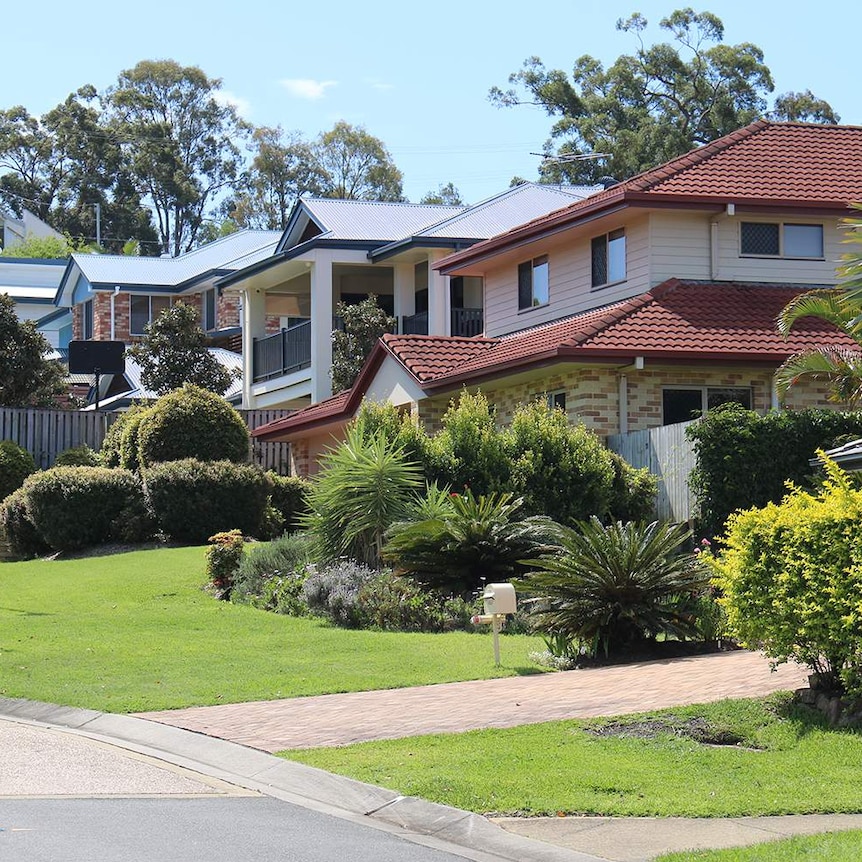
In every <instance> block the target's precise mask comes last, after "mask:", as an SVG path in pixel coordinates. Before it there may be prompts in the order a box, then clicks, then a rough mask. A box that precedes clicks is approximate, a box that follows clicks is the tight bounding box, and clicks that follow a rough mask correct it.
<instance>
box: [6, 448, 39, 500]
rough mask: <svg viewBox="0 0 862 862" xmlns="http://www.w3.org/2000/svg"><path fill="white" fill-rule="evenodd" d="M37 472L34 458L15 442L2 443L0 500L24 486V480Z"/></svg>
mask: <svg viewBox="0 0 862 862" xmlns="http://www.w3.org/2000/svg"><path fill="white" fill-rule="evenodd" d="M35 472H36V462H35V461H34V460H33V456H32V455H31V454H30V453H29V452H28V451H27V450H26V449H22V448H21V447H20V446H19V445H18V444H17V443H15V442H14V441H13V440H3V441H2V442H0V500H4V499H5V498H6V497H8V496H9V495H10V494H11V493H12V492H13V491H17V490H18V488H20V487H21V486H22V485H23V484H24V480H25V479H26V478H27V477H28V476H29V475H30V474H31V473H35Z"/></svg>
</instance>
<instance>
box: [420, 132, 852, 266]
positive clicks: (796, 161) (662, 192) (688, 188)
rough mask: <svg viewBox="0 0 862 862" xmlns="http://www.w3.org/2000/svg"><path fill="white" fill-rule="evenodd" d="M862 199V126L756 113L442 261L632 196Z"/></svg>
mask: <svg viewBox="0 0 862 862" xmlns="http://www.w3.org/2000/svg"><path fill="white" fill-rule="evenodd" d="M852 201H862V126H824V125H819V124H814V123H772V122H769V121H767V120H757V121H756V122H754V123H751V124H750V125H748V126H745V127H744V128H742V129H738V130H737V131H735V132H731V133H730V134H729V135H725V136H724V137H723V138H719V139H718V140H716V141H712V142H711V143H709V144H706V145H704V146H702V147H698V148H697V149H695V150H692V151H691V152H689V153H686V154H684V155H682V156H679V157H677V158H676V159H672V160H671V161H669V162H666V163H665V164H663V165H660V166H659V167H657V168H653V169H652V170H649V171H645V172H644V173H642V174H638V175H637V176H634V177H631V178H630V179H627V180H625V181H624V182H621V183H618V184H617V185H615V186H611V187H610V188H608V189H606V190H604V191H601V192H598V193H597V194H594V195H591V196H590V197H588V198H586V199H585V200H583V201H578V202H576V203H574V204H572V205H571V206H568V207H566V208H564V209H561V210H557V211H556V212H553V213H550V214H548V215H546V216H542V217H540V218H537V219H533V220H532V221H530V222H527V223H526V224H523V225H520V226H518V227H516V228H513V229H512V230H510V231H507V232H506V233H501V234H499V235H498V236H495V237H492V238H491V239H488V240H486V241H485V242H480V243H476V244H475V245H473V246H471V247H470V248H469V249H466V250H464V251H461V252H456V253H455V254H452V255H449V256H448V257H446V258H444V259H443V260H442V261H440V262H439V263H437V264H435V266H434V268H435V269H440V270H441V271H442V272H444V273H452V272H457V270H458V266H460V265H463V264H465V263H466V262H468V261H474V260H478V259H481V258H484V257H489V256H490V255H491V254H492V253H495V252H497V251H500V250H502V249H505V248H506V247H508V246H509V245H511V244H514V243H515V242H518V241H525V240H528V239H534V238H536V237H538V236H541V235H542V234H543V233H544V232H546V231H550V230H559V229H560V228H563V227H565V226H566V225H569V224H576V223H577V222H578V221H579V219H581V218H582V217H586V216H594V215H595V214H596V213H597V212H601V211H602V210H604V209H608V208H610V207H614V206H621V205H626V204H632V203H639V204H640V205H646V206H648V205H649V204H650V203H665V204H666V203H669V202H671V203H692V202H695V203H696V202H704V203H711V204H719V203H720V204H722V205H723V204H724V203H734V202H736V203H742V202H746V203H748V204H750V205H760V206H769V205H773V206H774V205H779V204H782V205H787V206H796V207H809V208H811V207H817V208H825V209H830V210H834V211H843V210H845V209H846V208H847V206H848V204H850V203H851V202H852Z"/></svg>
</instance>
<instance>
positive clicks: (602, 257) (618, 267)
mask: <svg viewBox="0 0 862 862" xmlns="http://www.w3.org/2000/svg"><path fill="white" fill-rule="evenodd" d="M591 257H592V285H593V287H603V286H604V285H606V284H614V283H616V282H618V281H625V280H626V232H625V229H624V228H619V230H612V231H611V232H610V233H605V234H602V235H601V236H595V237H593V240H592V244H591Z"/></svg>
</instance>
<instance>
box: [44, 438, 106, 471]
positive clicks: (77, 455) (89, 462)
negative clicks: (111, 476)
mask: <svg viewBox="0 0 862 862" xmlns="http://www.w3.org/2000/svg"><path fill="white" fill-rule="evenodd" d="M101 463H102V461H101V459H100V458H99V456H98V455H97V454H96V452H94V451H93V450H92V449H91V448H90V447H89V446H87V445H86V444H83V445H81V446H73V447H72V448H71V449H67V450H66V451H65V452H61V453H60V454H59V455H58V456H57V458H56V459H55V460H54V466H55V467H98V466H99V465H100V464H101Z"/></svg>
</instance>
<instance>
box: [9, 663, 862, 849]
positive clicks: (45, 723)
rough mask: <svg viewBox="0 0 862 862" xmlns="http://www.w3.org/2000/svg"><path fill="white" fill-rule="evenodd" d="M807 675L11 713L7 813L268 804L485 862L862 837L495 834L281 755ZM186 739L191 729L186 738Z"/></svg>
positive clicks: (808, 827) (853, 818)
mask: <svg viewBox="0 0 862 862" xmlns="http://www.w3.org/2000/svg"><path fill="white" fill-rule="evenodd" d="M804 676H805V672H804V670H802V669H800V668H796V667H784V668H782V669H781V671H780V672H779V673H778V674H771V673H770V672H769V669H768V665H767V663H766V662H765V661H764V660H763V659H762V658H761V657H759V656H757V655H754V654H752V653H746V652H737V653H725V654H722V655H716V656H703V657H698V658H694V659H680V660H675V661H669V662H650V663H644V664H642V665H629V666H625V667H622V666H620V667H611V668H601V669H596V670H591V671H575V672H569V673H564V674H552V675H542V676H533V677H520V678H512V679H500V680H489V681H484V682H470V683H453V684H451V685H440V686H425V687H422V688H419V689H399V690H393V691H387V692H365V693H360V694H346V695H328V696H325V697H320V698H297V699H294V700H291V701H271V702H260V703H255V704H232V705H225V706H216V707H205V708H200V709H194V710H177V711H174V712H168V713H153V714H147V717H146V718H144V717H142V716H138V717H135V716H125V715H112V714H107V713H98V712H93V711H88V710H79V709H70V708H65V707H56V706H51V705H49V704H37V703H32V702H28V701H18V700H8V699H7V700H4V699H0V763H2V764H3V768H2V769H0V798H2V797H3V796H6V797H7V798H8V797H10V796H22V795H23V796H26V795H34V796H41V795H52V794H53V795H56V794H58V793H61V794H63V793H64V794H68V795H93V794H95V795H102V794H105V795H107V794H115V795H129V796H136V797H137V796H140V795H148V794H161V795H195V794H243V793H261V794H265V795H269V796H273V797H276V798H278V799H283V800H286V801H289V802H293V803H294V804H298V805H302V806H304V807H307V808H311V809H313V810H316V811H322V812H325V813H329V814H333V815H334V816H337V817H342V818H345V819H350V820H353V821H354V822H362V823H365V824H366V825H371V826H374V827H375V828H378V829H383V830H386V831H389V832H392V833H395V834H398V835H400V836H401V837H404V838H407V839H408V840H412V841H415V842H416V843H420V844H423V845H425V846H429V847H436V848H439V849H445V850H447V851H448V852H450V853H453V854H456V855H460V856H462V857H464V858H467V859H475V860H479V862H491V860H519V861H520V862H530V860H536V862H557V860H559V862H597V860H602V859H604V860H618V862H644V860H649V859H652V858H654V857H655V856H657V855H658V854H660V853H663V852H667V851H670V850H683V849H696V848H707V847H715V848H717V847H729V846H737V845H743V844H751V843H755V842H759V841H765V840H771V839H775V838H780V837H783V836H785V835H790V834H809V833H813V832H824V831H831V830H837V829H850V828H862V815H813V816H812V815H808V816H794V817H763V818H727V819H711V820H707V819H685V818H604V817H559V818H500V819H495V820H493V821H492V820H489V819H487V818H484V817H481V816H479V815H475V814H472V813H469V812H465V811H460V810H458V809H454V808H449V807H447V806H442V805H436V804H434V803H430V802H426V801H424V800H420V799H416V798H411V797H402V796H399V795H398V794H397V793H395V792H393V791H390V790H386V789H384V788H379V787H373V786H371V785H366V784H362V783H360V782H356V781H353V780H351V779H346V778H341V777H338V776H334V775H331V774H329V773H326V772H322V771H320V770H317V769H313V768H311V767H307V766H304V765H302V764H298V763H292V762H289V761H285V760H282V759H280V758H276V757H273V756H272V755H271V754H270V753H268V752H271V751H276V750H279V749H282V748H287V747H300V746H302V745H305V746H307V745H312V744H316V745H321V744H324V745H325V744H329V745H332V744H343V743H344V742H349V741H355V740H356V739H357V738H359V739H368V738H390V737H393V736H405V735H411V734H416V733H427V732H434V731H457V730H463V729H467V728H468V727H491V726H511V725H513V724H523V723H528V722H531V721H542V720H551V719H554V718H562V717H571V716H574V715H613V714H620V713H623V712H633V711H641V710H646V709H652V708H655V707H658V706H673V705H679V704H685V703H695V702H703V701H707V700H715V699H718V698H722V697H731V696H733V697H742V696H757V695H762V694H766V693H768V692H769V691H774V690H780V689H788V688H795V687H798V686H799V685H801V684H802V680H803V679H804ZM292 710H298V711H296V712H294V711H292ZM180 724H182V725H185V726H183V727H180V726H174V725H180ZM205 734H209V735H205ZM219 737H225V738H219ZM322 740H326V741H322ZM249 746H254V747H249ZM256 749H257V750H256ZM40 764H41V765H40ZM2 827H3V824H2V823H0V830H2ZM0 838H2V835H0Z"/></svg>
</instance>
